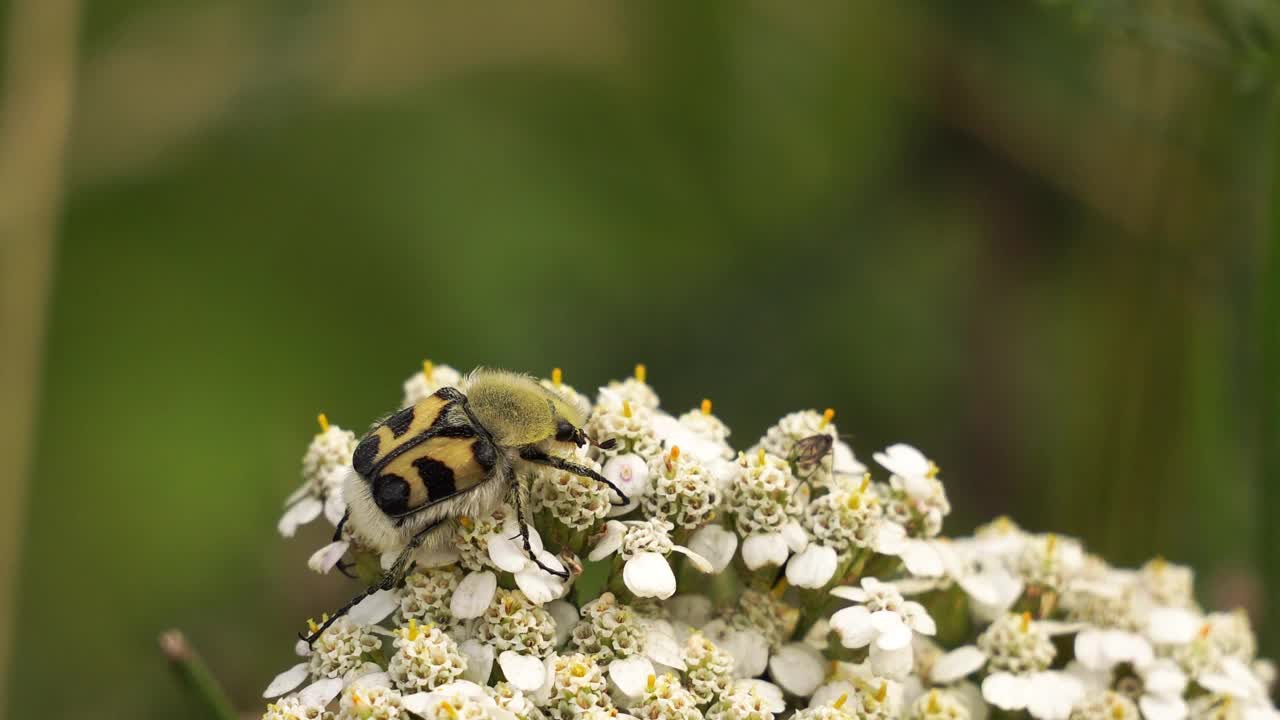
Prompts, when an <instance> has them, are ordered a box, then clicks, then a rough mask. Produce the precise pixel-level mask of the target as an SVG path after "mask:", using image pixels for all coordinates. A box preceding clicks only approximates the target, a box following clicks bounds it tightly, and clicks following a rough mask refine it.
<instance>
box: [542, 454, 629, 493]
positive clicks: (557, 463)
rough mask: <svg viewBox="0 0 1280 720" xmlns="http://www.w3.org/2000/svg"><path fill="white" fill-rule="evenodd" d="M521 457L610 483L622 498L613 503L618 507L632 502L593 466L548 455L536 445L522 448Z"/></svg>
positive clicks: (610, 486)
mask: <svg viewBox="0 0 1280 720" xmlns="http://www.w3.org/2000/svg"><path fill="white" fill-rule="evenodd" d="M520 458H521V459H523V460H527V461H528V462H531V463H537V464H539V465H550V466H551V467H553V468H556V469H557V470H564V471H565V472H568V473H573V474H574V475H578V476H581V477H585V478H591V479H592V480H595V481H596V482H600V483H604V484H605V485H608V486H609V489H610V490H613V492H615V493H616V494H617V495H618V497H619V498H621V499H622V502H620V503H613V504H614V505H615V506H617V507H622V506H623V505H626V504H627V503H629V502H631V500H630V499H628V498H627V494H626V493H624V492H622V490H621V489H620V488H619V487H618V486H617V485H614V484H613V483H612V482H610V481H609V478H607V477H605V476H603V475H601V474H600V473H598V472H596V471H595V470H592V469H591V468H589V467H587V466H585V465H579V464H578V463H576V462H573V461H571V460H565V459H564V458H562V457H556V456H555V455H548V454H546V453H545V452H543V451H541V450H539V449H537V448H534V447H525V448H521V449H520Z"/></svg>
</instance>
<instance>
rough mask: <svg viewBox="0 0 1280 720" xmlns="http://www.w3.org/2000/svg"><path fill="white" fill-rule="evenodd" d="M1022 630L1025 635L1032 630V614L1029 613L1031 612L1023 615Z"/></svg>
mask: <svg viewBox="0 0 1280 720" xmlns="http://www.w3.org/2000/svg"><path fill="white" fill-rule="evenodd" d="M1021 629H1022V632H1024V633H1025V632H1027V631H1029V630H1030V629H1031V613H1029V612H1024V613H1022V628H1021Z"/></svg>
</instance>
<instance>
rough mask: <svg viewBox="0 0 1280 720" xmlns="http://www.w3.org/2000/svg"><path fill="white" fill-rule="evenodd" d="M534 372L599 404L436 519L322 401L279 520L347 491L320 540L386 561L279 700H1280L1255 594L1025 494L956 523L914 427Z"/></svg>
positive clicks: (335, 558) (923, 711) (651, 715)
mask: <svg viewBox="0 0 1280 720" xmlns="http://www.w3.org/2000/svg"><path fill="white" fill-rule="evenodd" d="M471 377H474V376H471ZM469 382H471V380H470V379H469V378H464V377H462V376H461V374H459V373H458V372H457V371H456V370H454V369H453V368H450V367H449V366H447V365H440V364H432V363H425V364H424V366H423V368H422V370H421V372H417V373H415V374H414V375H413V376H411V377H410V378H409V379H408V380H407V381H406V382H405V383H404V386H403V396H402V399H401V401H402V404H403V405H402V406H408V405H413V404H415V403H421V402H426V403H427V405H425V406H423V407H428V408H429V407H431V405H432V404H433V403H437V402H438V400H431V398H432V394H433V393H437V392H439V391H441V390H442V389H443V388H452V390H449V391H446V392H443V394H439V395H436V396H435V397H436V398H437V399H447V398H451V399H453V400H451V401H456V400H457V398H458V397H459V395H461V396H462V397H466V398H469V401H470V402H472V403H473V404H474V403H476V402H477V398H479V397H482V396H483V395H482V393H477V392H474V391H472V390H470V389H469V385H468V383H469ZM530 385H531V387H532V388H533V392H535V393H542V392H544V391H545V393H546V395H545V399H546V400H547V401H548V402H549V403H550V405H549V407H551V408H560V410H557V411H556V412H562V413H563V414H564V415H565V416H569V415H574V416H576V415H577V413H581V417H578V419H577V420H575V421H574V422H573V423H570V426H571V427H568V428H564V427H562V426H559V425H558V426H557V429H556V433H557V436H558V437H560V438H561V439H560V440H554V439H552V440H545V441H543V442H541V443H537V444H535V445H534V446H533V447H532V449H531V448H526V449H525V451H524V452H523V453H521V454H520V456H519V457H516V456H511V457H510V458H509V463H508V464H503V465H502V473H501V474H500V475H499V474H497V471H496V470H495V474H494V475H492V476H487V479H485V480H484V481H482V482H483V483H491V484H481V485H476V486H472V488H471V489H469V490H461V491H459V492H455V493H447V494H446V493H441V497H443V498H446V499H448V500H449V502H451V503H453V504H447V503H446V504H443V505H438V506H431V505H428V506H427V507H428V508H433V509H430V510H427V511H423V512H430V513H436V512H438V513H439V514H438V515H428V516H427V519H428V520H429V521H432V522H434V520H437V519H438V520H439V521H440V522H439V523H438V525H429V526H428V525H422V526H416V525H412V524H411V523H415V522H419V521H420V520H421V518H418V519H415V517H416V516H415V514H414V513H412V512H411V513H410V514H408V515H405V516H397V517H394V518H390V520H391V522H390V523H389V525H390V529H388V528H387V527H373V526H372V525H376V523H374V522H372V521H370V520H369V517H368V515H367V514H365V515H363V516H362V514H361V511H360V509H361V507H362V506H361V505H359V504H358V503H359V502H361V501H363V502H365V503H367V502H368V500H369V498H368V497H367V496H365V495H360V494H358V493H359V492H360V491H361V490H362V487H363V486H362V483H360V482H359V481H358V478H360V477H361V476H360V475H358V474H356V473H355V470H354V467H353V460H354V461H356V462H355V464H356V465H361V463H362V461H361V458H360V457H357V455H359V453H357V452H356V448H357V447H359V446H360V444H359V443H358V439H357V437H356V435H355V434H354V433H351V432H349V431H346V430H343V429H342V428H339V427H337V426H336V425H330V424H329V423H328V420H327V419H326V418H324V416H321V432H320V433H318V434H317V435H315V436H314V438H313V439H312V440H311V442H310V443H309V444H308V447H307V449H306V451H305V454H304V459H303V470H302V475H303V483H302V486H301V487H300V488H299V489H298V490H297V491H296V492H295V493H294V494H293V496H292V497H290V498H289V500H288V502H287V503H286V510H285V512H284V515H283V517H282V518H281V520H280V525H279V529H280V531H281V533H282V534H284V535H286V536H289V535H293V534H295V530H296V529H297V528H298V527H300V526H301V525H303V524H305V523H307V522H310V521H312V520H314V519H315V518H317V517H319V516H320V515H322V514H323V515H324V516H325V518H326V519H327V520H329V521H330V522H331V523H332V524H334V525H335V526H337V527H339V528H340V529H339V531H338V532H337V533H336V535H335V537H334V539H333V541H332V542H330V543H328V544H325V545H324V546H323V547H321V548H319V549H318V550H315V551H314V552H312V553H311V554H310V558H309V560H308V564H309V565H310V566H311V567H312V568H313V569H315V570H317V571H319V572H328V571H330V570H331V569H334V568H336V569H338V570H341V571H342V572H344V573H346V574H349V575H355V576H358V577H360V578H361V579H363V580H365V581H366V582H368V583H369V587H368V590H367V592H365V593H364V594H363V595H362V596H361V597H360V598H357V600H356V601H354V602H353V603H352V605H351V606H350V607H349V609H344V611H343V612H342V613H339V615H338V616H337V617H336V619H335V618H331V617H328V616H322V617H321V619H320V621H319V622H315V621H311V622H309V623H308V624H307V626H306V630H307V633H306V635H307V640H309V641H310V642H307V641H303V642H299V643H298V644H297V645H296V646H294V648H293V651H294V655H296V657H294V658H293V659H292V662H291V663H282V664H283V665H286V666H287V669H286V670H284V671H283V672H281V673H280V674H279V675H277V676H276V677H275V678H274V679H273V680H272V681H271V682H270V683H269V686H268V687H267V689H266V692H264V697H265V698H266V699H267V700H268V702H269V704H268V705H267V708H266V711H265V713H264V715H263V717H264V719H265V720H299V719H305V720H344V719H346V718H352V719H354V718H360V719H361V720H366V719H368V718H388V719H390V718H395V719H399V718H404V719H405V720H409V719H410V718H424V719H426V720H778V719H779V718H791V719H794V720H890V718H893V719H897V718H905V719H906V720H984V719H985V718H986V717H988V716H990V715H993V714H994V715H997V716H1001V717H1003V716H1005V715H1006V714H1007V713H1024V712H1025V713H1026V714H1027V715H1029V716H1030V717H1032V718H1035V720H1102V719H1103V718H1105V720H1126V719H1127V718H1133V719H1134V720H1137V719H1138V718H1141V719H1142V720H1187V718H1215V719H1216V718H1227V717H1232V718H1234V717H1239V718H1243V719H1246V720H1267V719H1274V718H1277V717H1280V716H1277V714H1276V711H1275V709H1274V708H1273V707H1272V703H1271V700H1270V697H1269V689H1270V687H1271V685H1272V683H1273V682H1274V680H1275V669H1274V665H1272V664H1271V663H1270V662H1268V661H1266V660H1265V659H1262V658H1259V657H1258V656H1257V652H1258V648H1257V641H1256V636H1255V634H1254V630H1253V627H1252V626H1251V624H1250V622H1249V619H1248V618H1247V616H1245V615H1244V613H1242V612H1239V611H1236V612H1210V611H1205V610H1202V609H1201V608H1200V606H1199V605H1198V604H1197V603H1196V601H1195V599H1194V592H1193V584H1194V582H1193V581H1194V576H1193V574H1192V572H1191V570H1190V569H1189V568H1187V567H1184V566H1181V565H1177V564H1175V563H1172V562H1169V561H1166V560H1163V559H1156V560H1152V561H1150V562H1148V563H1146V564H1145V565H1143V566H1142V567H1140V568H1137V569H1125V568H1119V567H1112V566H1111V565H1109V564H1108V563H1107V562H1106V561H1105V560H1104V559H1102V558H1100V557H1097V556H1095V555H1090V554H1089V553H1088V552H1087V551H1086V549H1085V544H1084V542H1083V541H1082V540H1080V539H1077V538H1071V537H1067V536H1063V535H1059V534H1053V533H1038V532H1031V531H1029V530H1024V529H1023V528H1021V527H1019V526H1018V525H1017V524H1016V523H1014V522H1013V521H1012V520H1010V519H1008V518H998V519H996V520H994V521H992V522H990V523H987V524H986V525H983V526H980V527H979V528H978V530H977V531H975V532H974V534H973V535H971V536H968V537H947V536H946V535H945V533H944V527H943V525H944V523H945V521H946V518H947V516H948V514H949V512H950V509H951V506H950V501H949V499H948V488H947V487H946V486H945V484H944V483H943V479H942V473H941V472H940V471H939V470H938V463H937V462H935V461H934V460H932V459H930V458H929V457H928V456H926V455H925V454H924V453H922V452H920V451H919V450H917V449H916V448H915V447H913V446H911V445H907V444H905V443H899V444H894V445H891V446H889V447H888V448H885V449H884V450H882V451H881V452H876V453H874V454H873V457H874V460H875V462H874V463H872V466H871V467H868V466H866V465H864V464H862V463H860V462H858V460H857V459H856V458H855V456H854V454H853V450H852V449H851V448H850V447H849V445H848V444H846V443H845V442H844V440H843V439H842V436H841V434H840V432H838V431H837V429H836V426H835V423H834V411H830V410H828V411H826V412H818V411H816V410H804V411H800V412H795V413H791V414H789V415H787V416H785V417H783V418H781V419H780V420H779V421H778V422H777V423H775V424H774V425H773V426H771V427H769V428H768V429H767V430H766V431H765V432H764V434H763V436H761V437H760V440H759V441H758V442H757V443H756V444H755V445H754V446H751V447H749V448H746V449H745V450H743V449H742V448H740V447H735V446H734V445H733V440H734V438H737V437H743V434H742V433H731V432H730V428H729V426H728V425H727V424H726V423H725V422H724V421H723V420H722V419H721V418H719V417H717V416H716V415H715V414H713V412H712V410H713V408H712V405H711V402H710V401H709V400H706V401H703V402H702V403H701V405H700V407H696V408H694V409H692V410H689V411H687V412H678V413H673V412H669V411H667V410H665V409H664V408H663V407H662V406H661V404H660V400H659V397H658V394H657V393H656V392H655V391H654V389H653V388H652V387H651V386H650V385H649V383H648V378H647V373H646V371H645V368H644V367H643V366H638V367H637V368H636V372H635V373H634V375H633V376H632V377H629V378H627V379H625V380H621V381H615V382H611V383H608V384H607V385H605V386H604V387H603V388H600V391H599V393H598V394H596V396H595V397H590V398H589V397H587V396H585V395H583V394H582V393H580V392H578V391H577V390H575V389H574V388H572V387H570V386H569V385H567V384H566V383H565V382H564V378H563V373H561V372H559V371H554V372H552V373H551V377H550V378H548V379H546V380H542V381H539V382H531V383H530ZM539 388H541V389H539ZM536 397H537V398H539V399H542V398H543V396H542V395H541V394H539V395H536ZM388 399H389V400H391V401H392V402H395V400H396V399H397V398H396V397H395V396H391V397H390V398H388ZM535 404H538V403H535ZM539 406H540V405H539ZM726 406H727V407H732V406H733V405H730V404H726ZM575 409H576V411H577V412H576V413H575V412H574V410H575ZM415 412H416V409H415ZM471 421H472V422H473V423H476V424H477V425H478V421H475V420H474V418H472V420H471ZM842 423H843V424H844V426H845V429H848V428H849V427H853V426H856V422H853V421H850V420H848V419H845V420H842ZM579 425H580V427H579ZM380 427H388V426H387V425H385V424H384V425H382V426H380ZM480 427H483V426H480ZM562 433H563V434H562ZM745 436H746V437H753V436H755V434H754V433H748V434H746V435H745ZM477 437H483V433H482V432H481V430H480V429H478V428H477V427H474V426H473V427H466V426H465V423H464V426H461V427H459V428H457V429H455V430H453V431H451V434H449V435H447V436H442V439H441V445H440V446H441V447H445V446H449V447H453V446H450V445H449V444H450V443H453V442H454V441H458V442H460V443H461V442H463V441H465V442H468V443H469V442H471V441H472V440H473V439H475V438H477ZM565 437H568V438H570V439H571V440H572V442H567V441H564V440H563V438H565ZM463 448H464V446H463V445H461V444H459V445H457V446H456V449H459V450H461V449H463ZM465 449H466V450H467V451H468V452H473V450H472V449H471V448H470V447H469V446H466V447H465ZM364 452H368V451H367V450H366V451H364ZM446 456H447V458H448V459H450V462H453V461H454V460H455V459H456V458H453V457H452V456H451V455H447V454H446ZM442 457H445V456H442ZM473 457H474V458H476V461H477V462H479V459H480V456H476V455H463V454H461V452H459V455H458V458H461V459H457V461H458V462H465V461H467V460H466V459H467V458H473ZM433 459H434V458H433ZM444 464H446V465H448V463H444ZM362 467H363V465H362ZM451 472H452V470H451ZM431 473H432V478H433V479H431V480H430V481H429V482H430V483H436V485H435V486H434V488H433V489H431V490H430V493H429V494H430V496H431V497H433V498H434V497H435V493H436V490H437V489H439V490H444V489H446V488H445V487H444V486H442V485H441V484H440V483H443V482H444V476H443V473H441V472H440V471H439V470H438V469H436V470H432V471H431ZM418 479H423V480H424V482H426V480H425V476H420V477H419V478H418ZM383 482H384V484H385V482H386V481H383ZM492 483H496V484H492ZM348 492H350V493H353V496H352V498H353V499H352V503H351V504H350V509H351V512H350V513H349V514H348V512H347V510H348V507H349V506H348V502H347V500H348V498H347V497H345V494H346V493H348ZM486 493H487V494H486ZM620 495H625V500H626V502H623V499H622V498H621V497H619V496H620ZM393 499H394V498H393ZM374 512H377V510H376V509H375V510H374ZM344 517H345V520H344ZM374 519H375V520H376V519H377V517H376V516H375V518H374ZM396 523H402V524H403V528H407V529H411V528H423V529H422V530H421V533H420V536H419V537H415V538H414V540H413V541H412V542H409V541H408V540H407V537H408V534H406V536H405V537H404V538H401V540H399V541H397V540H396V536H397V532H400V530H398V529H397V528H402V525H398V524H396ZM398 542H399V543H400V546H398V545H397V543H398ZM353 571H354V572H353ZM380 572H381V576H379V573H380ZM280 650H281V651H282V652H281V654H282V655H284V654H287V650H288V647H287V646H286V645H284V644H282V645H281V648H280Z"/></svg>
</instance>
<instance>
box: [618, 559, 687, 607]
mask: <svg viewBox="0 0 1280 720" xmlns="http://www.w3.org/2000/svg"><path fill="white" fill-rule="evenodd" d="M622 581H623V582H624V583H626V585H627V589H628V590H630V591H631V592H632V593H635V595H636V597H656V598H658V599H660V600H666V599H667V598H669V597H671V596H672V595H675V594H676V576H675V575H674V574H673V573H672V572H671V566H670V565H668V564H667V559H666V558H665V557H663V556H662V555H659V554H658V553H656V552H642V553H636V554H635V555H634V556H632V558H631V559H630V560H628V561H627V564H626V565H624V566H623V568H622Z"/></svg>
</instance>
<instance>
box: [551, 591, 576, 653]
mask: <svg viewBox="0 0 1280 720" xmlns="http://www.w3.org/2000/svg"><path fill="white" fill-rule="evenodd" d="M547 612H549V613H551V617H552V618H554V619H555V621H556V647H563V646H564V644H565V643H567V642H569V638H570V637H573V626H574V625H576V624H577V623H578V608H576V607H574V606H573V603H571V602H569V601H567V600H556V601H553V602H549V603H547Z"/></svg>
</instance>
